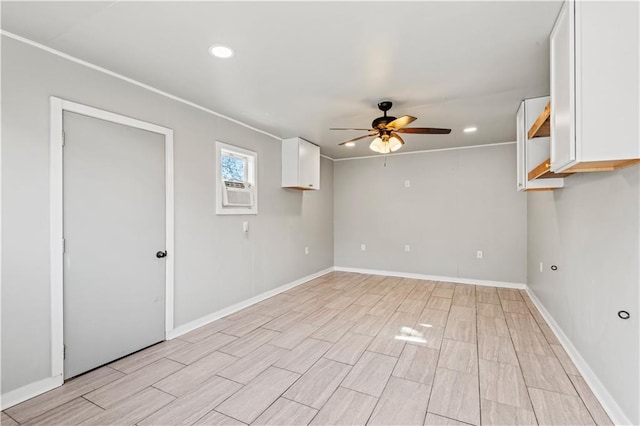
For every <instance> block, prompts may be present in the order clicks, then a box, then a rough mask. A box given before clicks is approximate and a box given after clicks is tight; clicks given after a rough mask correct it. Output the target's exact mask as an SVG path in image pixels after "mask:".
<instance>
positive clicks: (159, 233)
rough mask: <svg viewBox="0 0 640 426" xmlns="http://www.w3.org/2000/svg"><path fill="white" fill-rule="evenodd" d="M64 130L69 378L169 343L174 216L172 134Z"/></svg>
mask: <svg viewBox="0 0 640 426" xmlns="http://www.w3.org/2000/svg"><path fill="white" fill-rule="evenodd" d="M63 126H64V134H65V143H64V148H63V162H64V166H63V194H64V195H63V217H64V219H63V228H64V230H63V232H64V241H65V251H64V344H65V359H64V378H65V379H66V378H70V377H73V376H76V375H78V374H81V373H83V372H85V371H88V370H91V369H93V368H95V367H98V366H100V365H103V364H106V363H108V362H110V361H113V360H115V359H117V358H120V357H122V356H124V355H127V354H130V353H132V352H135V351H137V350H139V349H142V348H144V347H147V346H149V345H152V344H154V343H157V342H159V341H162V340H164V336H165V297H166V295H165V278H166V277H165V259H166V258H165V257H158V256H161V254H162V252H165V244H166V238H165V225H166V223H165V221H166V218H165V138H164V135H161V134H158V133H152V132H148V131H145V130H141V129H137V128H133V127H129V126H125V125H121V124H116V123H113V122H109V121H104V120H100V119H96V118H92V117H87V116H83V115H80V114H76V113H71V112H67V111H65V112H64V116H63ZM158 252H160V253H158Z"/></svg>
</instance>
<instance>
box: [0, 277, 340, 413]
mask: <svg viewBox="0 0 640 426" xmlns="http://www.w3.org/2000/svg"><path fill="white" fill-rule="evenodd" d="M333 270H334V268H333V267H330V268H327V269H323V270H322V271H318V272H316V273H313V274H311V275H307V276H306V277H302V278H300V279H297V280H295V281H292V282H290V283H288V284H284V285H281V286H280V287H277V288H274V289H272V290H269V291H266V292H264V293H261V294H259V295H257V296H254V297H252V298H251V299H247V300H244V301H242V302H240V303H236V304H235V305H232V306H229V307H227V308H224V309H221V310H219V311H216V312H214V313H212V314H209V315H207V316H204V317H202V318H199V319H197V320H194V321H190V322H188V323H186V324H183V325H181V326H178V327H176V328H174V329H173V330H171V331H170V332H169V333H168V335H167V340H171V339H174V338H176V337H178V336H181V335H183V334H185V333H188V332H190V331H192V330H195V329H196V328H198V327H202V326H203V325H206V324H209V323H210V322H213V321H215V320H217V319H220V318H222V317H224V316H227V315H230V314H232V313H234V312H237V311H239V310H240V309H244V308H246V307H249V306H251V305H253V304H256V303H258V302H261V301H263V300H265V299H268V298H270V297H273V296H275V295H277V294H279V293H282V292H284V291H287V290H289V289H291V288H293V287H297V286H299V285H300V284H304V283H306V282H308V281H311V280H313V279H315V278H318V277H321V276H323V275H325V274H328V273H329V272H332V271H333ZM63 382H64V380H63V379H62V375H59V376H54V377H47V378H46V379H43V380H39V381H37V382H33V383H29V384H28V385H25V386H23V387H21V388H18V389H15V390H12V391H10V392H7V393H6V394H3V395H1V396H0V409H1V410H5V409H7V408H9V407H13V406H14V405H16V404H19V403H21V402H24V401H26V400H27V399H31V398H33V397H34V396H38V395H40V394H43V393H45V392H47V391H50V390H51V389H55V388H57V387H58V386H61V385H62V383H63Z"/></svg>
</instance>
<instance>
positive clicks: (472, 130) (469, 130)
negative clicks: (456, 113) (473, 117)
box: [464, 127, 478, 133]
mask: <svg viewBox="0 0 640 426" xmlns="http://www.w3.org/2000/svg"><path fill="white" fill-rule="evenodd" d="M476 130H478V128H477V127H466V128H465V129H464V132H465V133H473V132H475V131H476Z"/></svg>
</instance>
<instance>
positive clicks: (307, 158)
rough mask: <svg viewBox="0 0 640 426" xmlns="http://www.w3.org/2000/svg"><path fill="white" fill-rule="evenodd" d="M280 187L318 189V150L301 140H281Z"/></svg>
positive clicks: (315, 146) (316, 147)
mask: <svg viewBox="0 0 640 426" xmlns="http://www.w3.org/2000/svg"><path fill="white" fill-rule="evenodd" d="M282 186H283V187H284V188H296V189H303V190H312V189H320V148H319V147H318V146H317V145H314V144H312V143H311V142H308V141H306V140H304V139H302V138H290V139H283V140H282Z"/></svg>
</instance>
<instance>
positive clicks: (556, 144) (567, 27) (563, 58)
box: [550, 1, 576, 172]
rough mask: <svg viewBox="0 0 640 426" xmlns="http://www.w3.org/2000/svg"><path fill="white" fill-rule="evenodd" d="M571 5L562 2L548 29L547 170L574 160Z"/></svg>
mask: <svg viewBox="0 0 640 426" xmlns="http://www.w3.org/2000/svg"><path fill="white" fill-rule="evenodd" d="M574 11H575V5H574V2H573V1H566V2H565V3H564V5H563V6H562V9H561V10H560V14H559V15H558V19H557V21H556V24H555V26H554V28H553V31H552V32H551V46H550V47H551V170H552V171H554V172H558V171H561V170H563V169H565V168H567V167H569V166H570V165H571V164H572V163H573V162H575V160H576V138H575V72H574V68H575V31H574V24H575V13H574Z"/></svg>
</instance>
